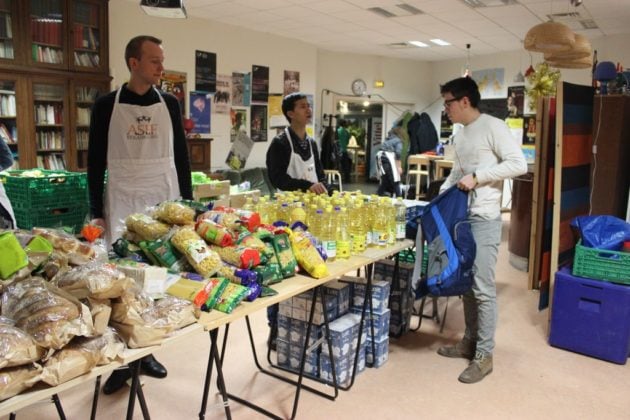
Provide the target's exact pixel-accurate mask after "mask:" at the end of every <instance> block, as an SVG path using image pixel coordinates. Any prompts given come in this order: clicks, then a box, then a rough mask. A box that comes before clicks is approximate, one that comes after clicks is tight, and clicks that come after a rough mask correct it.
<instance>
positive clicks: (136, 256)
mask: <svg viewBox="0 0 630 420" xmlns="http://www.w3.org/2000/svg"><path fill="white" fill-rule="evenodd" d="M112 249H113V250H114V252H115V253H116V255H118V256H119V257H121V258H131V259H133V260H134V261H138V262H149V259H148V257H147V256H146V255H145V254H144V252H143V251H142V249H140V247H139V246H138V245H136V244H135V243H133V242H130V241H129V240H128V239H125V238H118V239H116V241H115V242H114V243H113V244H112Z"/></svg>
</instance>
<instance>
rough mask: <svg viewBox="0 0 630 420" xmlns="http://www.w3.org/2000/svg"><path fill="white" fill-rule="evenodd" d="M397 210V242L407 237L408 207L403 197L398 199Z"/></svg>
mask: <svg viewBox="0 0 630 420" xmlns="http://www.w3.org/2000/svg"><path fill="white" fill-rule="evenodd" d="M395 209H396V240H397V241H402V240H403V239H405V237H406V227H407V206H405V203H404V202H403V200H402V198H401V197H398V199H397V200H396V204H395Z"/></svg>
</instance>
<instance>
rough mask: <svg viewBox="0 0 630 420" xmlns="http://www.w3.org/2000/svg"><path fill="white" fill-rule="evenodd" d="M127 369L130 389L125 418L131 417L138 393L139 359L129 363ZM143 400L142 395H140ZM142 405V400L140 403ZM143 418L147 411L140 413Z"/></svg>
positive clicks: (130, 418)
mask: <svg viewBox="0 0 630 420" xmlns="http://www.w3.org/2000/svg"><path fill="white" fill-rule="evenodd" d="M129 370H130V371H131V390H130V391H129V403H128V404H127V420H132V419H133V411H134V409H135V405H136V396H137V395H138V388H139V387H140V360H136V361H134V362H131V363H129ZM142 399H143V400H144V396H143V397H142ZM140 404H141V405H142V402H141V403H140ZM142 414H143V415H144V416H145V418H146V417H147V415H148V413H145V412H144V409H143V413H142Z"/></svg>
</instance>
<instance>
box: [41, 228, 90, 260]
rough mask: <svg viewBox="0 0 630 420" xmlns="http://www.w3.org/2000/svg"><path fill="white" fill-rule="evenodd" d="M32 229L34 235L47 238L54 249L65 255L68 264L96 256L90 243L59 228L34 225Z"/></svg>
mask: <svg viewBox="0 0 630 420" xmlns="http://www.w3.org/2000/svg"><path fill="white" fill-rule="evenodd" d="M32 231H33V234H34V235H39V236H41V237H43V238H44V239H46V240H48V242H50V244H51V245H52V246H53V248H54V249H55V250H56V251H58V252H61V253H62V254H63V255H65V256H67V257H68V262H69V263H70V264H73V265H81V264H87V263H88V262H90V261H91V260H93V259H94V258H96V252H95V251H94V249H93V248H92V246H91V245H90V244H88V243H85V242H81V241H79V240H78V239H77V238H75V237H73V236H72V235H69V234H67V233H65V232H63V231H61V230H55V229H48V228H38V227H35V228H33V229H32Z"/></svg>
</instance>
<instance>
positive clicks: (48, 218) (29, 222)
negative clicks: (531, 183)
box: [13, 203, 89, 233]
mask: <svg viewBox="0 0 630 420" xmlns="http://www.w3.org/2000/svg"><path fill="white" fill-rule="evenodd" d="M13 212H14V213H15V220H16V222H17V225H18V227H19V228H21V229H32V228H34V227H52V228H60V227H68V228H70V229H71V230H72V231H73V232H74V233H79V232H80V231H81V228H82V227H83V224H84V223H85V218H86V216H87V214H88V212H89V209H88V207H87V205H85V204H82V205H78V204H76V203H75V204H74V205H73V206H67V207H49V208H43V209H30V210H29V209H21V208H17V209H13Z"/></svg>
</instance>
